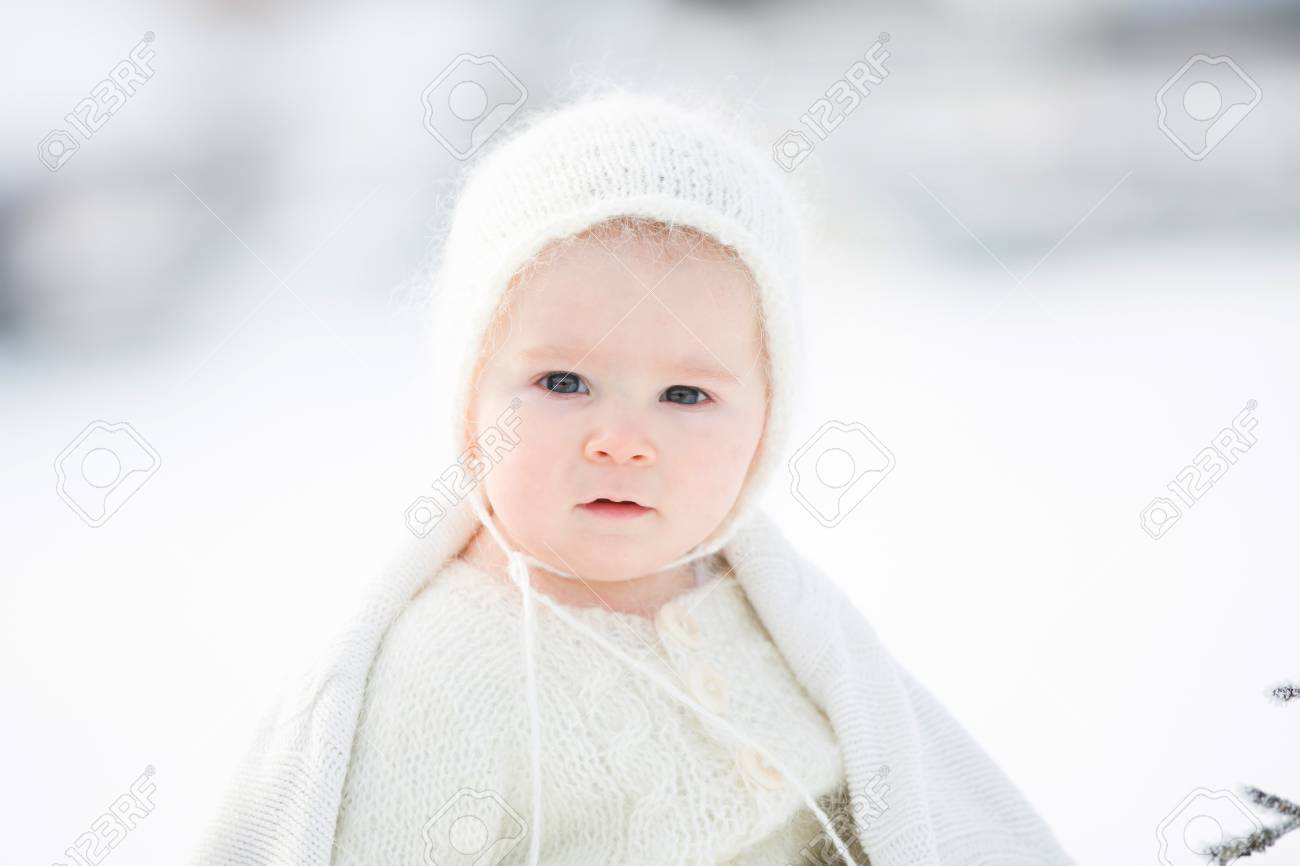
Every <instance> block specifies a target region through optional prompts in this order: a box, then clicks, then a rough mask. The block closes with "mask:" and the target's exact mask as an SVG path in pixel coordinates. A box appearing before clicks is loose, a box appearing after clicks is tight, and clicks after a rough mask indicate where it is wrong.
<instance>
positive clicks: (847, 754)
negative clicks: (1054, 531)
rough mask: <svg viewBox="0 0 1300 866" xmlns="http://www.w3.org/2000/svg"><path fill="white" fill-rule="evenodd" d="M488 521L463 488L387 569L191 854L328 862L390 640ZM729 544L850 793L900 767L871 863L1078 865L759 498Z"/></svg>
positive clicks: (244, 768) (869, 825) (866, 794)
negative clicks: (381, 651)
mask: <svg viewBox="0 0 1300 866" xmlns="http://www.w3.org/2000/svg"><path fill="white" fill-rule="evenodd" d="M480 522H481V521H480V520H479V518H478V516H477V514H476V512H475V511H474V509H473V507H471V501H470V500H468V499H467V500H463V501H462V502H461V503H460V504H459V505H458V506H457V507H455V508H453V509H451V510H450V511H449V512H448V513H447V514H446V516H445V517H443V518H442V520H441V521H440V522H439V523H438V525H437V526H436V527H435V529H434V531H432V532H430V533H429V534H428V535H426V536H425V537H423V538H421V539H417V540H414V541H413V542H411V543H410V545H409V547H408V548H407V549H405V550H404V551H403V552H402V554H401V555H400V556H399V557H397V559H396V560H395V561H394V562H393V563H392V564H391V565H390V567H389V568H388V569H386V570H385V572H384V573H383V574H382V576H381V577H380V579H379V580H378V581H377V582H376V583H375V584H374V585H373V587H371V588H370V591H369V592H367V594H366V602H365V605H364V607H363V609H362V610H361V611H360V612H359V614H358V615H357V617H356V618H355V620H354V621H353V622H352V623H351V625H350V626H349V627H348V628H347V629H345V630H344V632H342V634H341V635H340V637H339V639H338V640H337V641H336V642H335V643H333V644H332V645H331V648H330V651H329V652H328V653H327V654H325V655H323V656H322V657H321V663H320V665H319V667H318V668H317V669H316V670H315V671H314V672H313V673H312V674H310V675H309V676H308V677H306V678H305V680H304V683H303V685H302V687H301V688H300V689H298V690H294V691H293V692H292V693H289V694H286V695H284V696H283V697H282V699H281V700H280V701H279V702H278V704H277V705H276V706H275V707H274V708H273V709H272V710H271V711H270V712H269V713H268V714H267V715H266V716H265V718H264V719H263V721H262V723H261V725H260V727H259V730H258V732H257V735H256V737H255V740H254V743H253V747H252V749H251V751H250V753H249V754H248V756H247V758H246V759H245V760H244V762H243V763H242V765H241V766H240V768H239V770H238V771H237V773H236V774H235V777H234V779H233V781H232V782H231V783H230V785H229V788H228V789H227V791H226V793H225V797H224V799H223V801H222V805H221V808H220V811H219V813H218V815H217V817H216V820H215V821H214V823H213V824H212V826H211V827H210V828H209V830H208V832H207V833H206V834H205V836H204V838H203V839H202V840H201V842H200V843H199V845H198V848H197V853H196V857H195V859H194V861H193V862H195V863H198V864H222V866H228V864H249V866H272V864H275V866H288V864H295V866H329V863H330V858H331V853H332V849H333V843H334V834H335V829H336V824H337V819H338V814H339V808H340V803H341V796H342V791H343V787H344V782H345V779H346V775H347V769H348V763H349V759H350V756H351V752H352V741H353V736H354V734H355V731H356V727H357V722H358V717H359V714H360V711H361V708H362V703H363V697H364V692H365V685H366V679H367V675H368V672H369V670H370V666H371V664H372V662H373V661H374V658H375V656H376V653H377V651H378V648H379V645H380V642H381V641H382V639H383V636H384V634H385V632H386V631H387V629H388V627H389V626H390V625H391V624H392V623H393V622H394V620H395V619H396V616H397V614H398V613H399V612H400V611H401V610H402V608H403V607H404V606H405V605H406V604H407V603H408V602H409V601H410V600H411V599H412V598H413V597H414V596H415V595H416V593H417V592H418V591H419V590H420V588H421V587H422V586H424V584H425V583H426V582H427V581H428V580H429V579H430V578H431V577H432V576H433V575H435V574H436V573H437V572H438V571H439V570H440V569H441V568H442V567H443V566H444V565H445V564H446V563H447V562H448V561H449V560H450V559H451V558H452V557H454V556H456V555H457V554H458V553H459V552H460V551H461V550H462V549H463V548H464V546H465V544H466V543H467V542H468V541H469V540H470V538H471V537H472V535H473V533H474V532H475V530H477V529H478V527H479V525H480ZM723 552H724V554H725V556H726V558H727V560H728V562H729V563H730V564H731V565H732V567H733V568H734V573H735V576H736V579H737V580H738V581H739V583H740V585H741V586H742V588H743V589H744V591H745V594H746V596H747V598H748V599H749V602H750V604H751V606H752V607H753V609H754V612H755V613H756V614H757V615H758V617H759V619H760V620H761V621H762V623H763V625H764V627H765V628H766V629H767V631H768V633H769V634H770V636H771V638H772V641H773V643H774V644H775V646H776V647H777V649H778V650H779V651H780V652H781V654H782V656H783V657H784V659H785V660H786V662H787V664H788V665H789V667H790V670H791V672H792V673H793V674H794V675H795V676H796V677H797V678H798V680H799V682H800V684H801V685H802V686H803V688H804V689H805V691H806V692H807V694H808V696H809V698H811V699H812V700H813V702H814V703H815V704H816V705H817V706H818V707H819V708H820V709H821V710H822V712H823V713H825V714H826V717H827V719H828V720H829V721H830V723H831V727H832V728H833V730H834V732H835V736H836V739H837V741H838V743H839V746H840V750H841V754H842V758H843V766H844V771H845V780H846V782H847V785H848V790H849V794H850V796H851V797H862V798H867V801H868V802H877V801H878V800H879V794H878V792H877V790H876V789H875V788H873V787H869V785H874V784H875V780H876V779H878V777H877V776H876V775H875V774H876V773H877V772H878V771H879V769H880V768H881V766H882V765H884V766H887V767H888V768H889V775H888V782H889V790H888V794H887V797H886V802H885V808H884V811H883V812H882V813H881V814H879V815H878V816H875V817H873V818H872V819H871V820H870V821H867V822H864V824H863V825H862V826H860V827H858V828H857V829H858V832H859V840H860V842H861V845H862V847H863V849H864V850H865V851H866V852H867V854H868V856H869V857H870V861H871V866H995V864H996V866H1021V864H1023V866H1029V864H1033V866H1073V860H1072V859H1071V858H1070V857H1069V856H1068V855H1067V854H1066V853H1065V852H1064V851H1063V850H1062V849H1061V848H1060V846H1059V844H1058V843H1057V841H1056V839H1055V838H1054V836H1053V835H1052V832H1051V831H1050V829H1049V828H1048V827H1047V826H1046V824H1045V823H1044V822H1043V820H1042V819H1041V817H1040V816H1039V815H1038V814H1037V813H1036V812H1035V811H1034V809H1033V807H1032V806H1031V805H1030V804H1029V803H1028V802H1027V801H1026V800H1025V798H1024V797H1023V795H1022V794H1021V793H1020V792H1019V790H1018V789H1017V788H1016V787H1015V785H1014V784H1013V783H1012V782H1011V781H1010V780H1009V779H1008V778H1007V777H1006V775H1005V774H1004V773H1003V772H1002V771H1001V770H1000V769H999V767H998V766H997V765H996V764H995V763H994V762H993V761H992V760H991V759H990V758H989V757H988V755H987V754H986V753H985V752H984V750H983V749H982V748H981V747H980V746H979V745H978V744H977V743H976V742H975V741H974V740H973V739H972V738H971V736H970V735H969V734H968V733H967V732H966V731H965V730H964V729H963V728H962V727H961V726H960V725H959V724H958V723H957V722H956V721H955V720H954V719H953V718H952V716H951V715H950V714H949V713H948V711H947V710H946V709H945V708H944V707H943V705H942V704H940V703H939V702H938V701H937V700H936V699H935V698H934V697H932V696H931V695H930V693H929V692H928V691H926V690H925V688H924V687H923V686H921V685H920V684H919V683H918V682H917V681H916V680H915V679H914V678H913V677H912V676H911V675H910V674H909V673H908V672H907V670H906V669H904V668H903V667H902V666H901V665H900V664H899V663H898V662H897V661H895V659H894V658H893V657H892V656H891V655H890V653H889V652H888V651H887V650H886V648H885V647H884V646H883V645H882V644H881V642H880V641H879V639H878V638H877V637H876V634H875V632H874V630H873V629H872V628H871V626H870V625H868V623H867V622H866V621H865V620H864V619H863V617H862V615H861V614H860V613H859V612H858V611H857V609H856V608H855V607H854V606H853V605H852V604H851V603H850V602H849V601H848V599H847V598H845V596H844V595H843V594H842V593H841V592H840V591H839V589H838V588H837V587H836V586H835V585H834V584H833V583H831V581H830V580H828V579H827V578H826V577H825V576H824V575H823V574H822V573H821V572H820V571H819V570H818V569H817V568H816V567H815V566H813V565H812V564H811V563H810V562H808V561H807V560H806V559H804V558H803V557H802V556H800V555H799V554H798V553H797V552H796V551H795V550H794V549H793V548H792V547H791V545H790V544H789V542H788V541H787V540H786V539H785V538H784V536H783V535H782V534H781V532H780V530H779V528H778V527H777V526H776V525H775V523H774V522H773V521H772V520H771V519H770V518H769V517H768V516H767V515H766V514H765V513H764V512H762V511H755V512H754V515H753V517H752V519H750V520H749V521H748V522H747V523H746V524H745V525H744V526H742V527H740V528H739V529H738V531H737V532H736V533H735V535H734V536H733V537H732V539H731V540H730V542H729V543H728V544H727V545H726V547H725V548H724V549H723ZM536 595H537V597H538V598H539V599H542V598H543V594H541V593H538V594H536ZM860 866H864V864H860Z"/></svg>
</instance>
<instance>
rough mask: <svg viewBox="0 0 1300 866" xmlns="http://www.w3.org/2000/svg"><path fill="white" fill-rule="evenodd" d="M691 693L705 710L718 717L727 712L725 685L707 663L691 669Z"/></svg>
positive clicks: (719, 675) (698, 664)
mask: <svg viewBox="0 0 1300 866" xmlns="http://www.w3.org/2000/svg"><path fill="white" fill-rule="evenodd" d="M691 693H692V694H694V695H695V699H696V700H697V701H699V702H700V703H701V704H703V705H704V708H705V709H706V710H709V711H710V712H713V713H717V714H718V715H722V714H723V713H725V712H726V711H727V683H726V682H725V681H724V680H723V679H722V674H720V673H718V669H717V668H715V667H714V666H713V665H711V664H709V663H708V662H699V663H697V664H696V665H695V666H694V667H693V668H691Z"/></svg>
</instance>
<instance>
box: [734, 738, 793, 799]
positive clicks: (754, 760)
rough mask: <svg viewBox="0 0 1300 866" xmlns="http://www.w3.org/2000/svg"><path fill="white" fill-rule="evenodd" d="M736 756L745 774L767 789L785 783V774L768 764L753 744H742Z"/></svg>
mask: <svg viewBox="0 0 1300 866" xmlns="http://www.w3.org/2000/svg"><path fill="white" fill-rule="evenodd" d="M737 758H738V761H739V763H740V768H741V770H743V771H744V773H745V775H746V776H748V777H749V778H751V779H753V780H754V781H755V782H757V783H758V784H760V785H762V786H763V787H764V788H767V789H768V790H769V791H776V790H779V789H780V788H781V787H782V786H783V785H784V784H785V776H784V775H782V773H781V771H780V770H778V769H777V768H776V767H772V766H769V765H768V764H767V762H766V761H764V760H763V756H762V755H761V754H759V751H758V749H756V748H754V747H753V746H751V745H749V744H746V745H744V746H742V747H741V749H740V754H739V755H738V756H737Z"/></svg>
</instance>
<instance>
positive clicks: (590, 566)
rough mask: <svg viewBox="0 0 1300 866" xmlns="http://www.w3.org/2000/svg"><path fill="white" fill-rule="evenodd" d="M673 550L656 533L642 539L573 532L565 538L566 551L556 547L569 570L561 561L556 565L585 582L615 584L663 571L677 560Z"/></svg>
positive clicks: (646, 535) (643, 536)
mask: <svg viewBox="0 0 1300 866" xmlns="http://www.w3.org/2000/svg"><path fill="white" fill-rule="evenodd" d="M658 551H662V553H659V552H658ZM671 551H672V547H671V546H670V545H666V544H665V539H664V538H662V537H656V535H655V533H647V534H644V535H641V536H640V537H636V536H627V535H621V536H609V535H605V536H597V535H587V536H584V534H582V533H573V534H570V535H569V536H568V537H567V538H566V539H565V543H564V549H563V550H561V549H560V548H556V553H557V554H559V556H561V557H563V559H564V562H567V563H568V567H564V566H563V565H562V564H561V563H560V562H557V563H556V564H557V565H561V567H564V570H565V571H568V572H570V573H576V574H577V575H578V576H580V577H581V578H582V579H583V580H586V581H599V582H601V583H616V582H619V581H626V580H635V579H637V578H641V577H647V576H649V575H652V574H656V573H658V572H660V571H662V570H663V566H664V565H667V564H668V563H669V562H671V561H672V560H673V559H675V558H676V555H675V554H674V553H672V552H671Z"/></svg>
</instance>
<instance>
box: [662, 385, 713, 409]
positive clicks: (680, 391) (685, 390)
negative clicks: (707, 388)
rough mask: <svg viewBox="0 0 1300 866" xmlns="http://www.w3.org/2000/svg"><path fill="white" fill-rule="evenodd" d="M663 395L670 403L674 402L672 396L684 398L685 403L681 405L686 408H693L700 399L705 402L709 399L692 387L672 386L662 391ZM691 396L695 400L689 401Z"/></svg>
mask: <svg viewBox="0 0 1300 866" xmlns="http://www.w3.org/2000/svg"><path fill="white" fill-rule="evenodd" d="M664 394H665V396H667V397H668V402H670V403H671V402H675V401H674V400H673V399H672V398H673V397H674V396H677V397H684V398H686V402H685V403H684V404H683V405H686V406H695V405H697V404H698V403H700V402H701V399H704V400H707V399H708V398H709V396H708V395H707V394H705V393H704V392H703V391H701V390H700V389H699V388H696V387H694V386H693V385H673V386H672V387H671V388H669V389H668V390H667V391H664ZM693 396H694V397H695V399H691V398H692V397H693Z"/></svg>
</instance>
